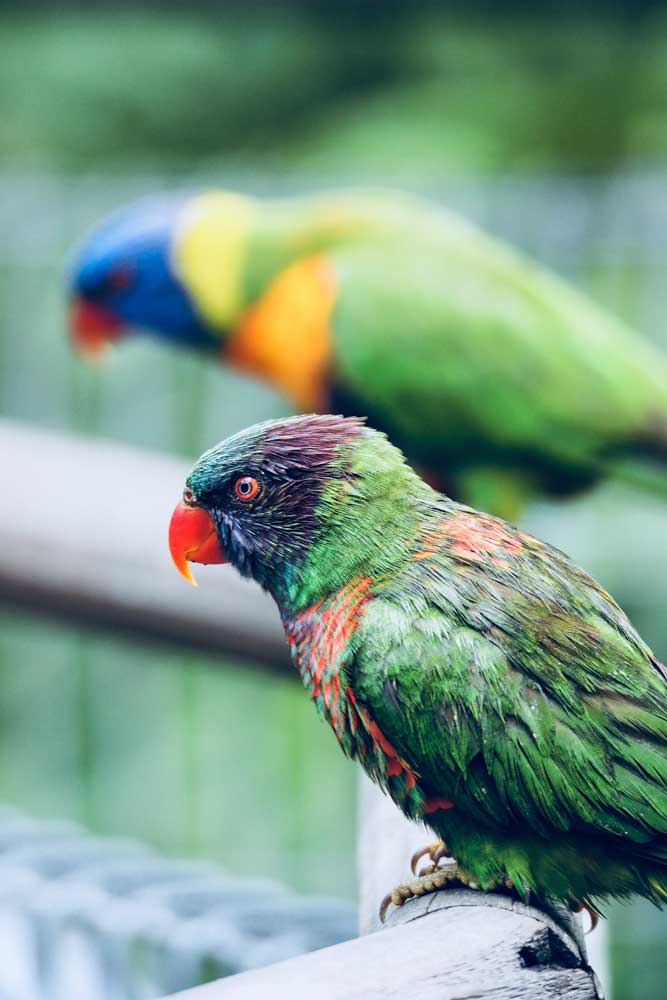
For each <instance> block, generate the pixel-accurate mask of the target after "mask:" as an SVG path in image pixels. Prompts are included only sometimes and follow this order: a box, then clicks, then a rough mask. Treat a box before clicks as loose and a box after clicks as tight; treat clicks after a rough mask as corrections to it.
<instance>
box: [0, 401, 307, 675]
mask: <svg viewBox="0 0 667 1000" xmlns="http://www.w3.org/2000/svg"><path fill="white" fill-rule="evenodd" d="M0 455H2V483H3V487H2V490H0V551H2V560H0V600H1V601H4V602H6V603H13V604H17V605H21V606H24V607H26V608H32V609H35V610H38V611H39V612H40V613H41V614H44V613H51V614H53V615H56V616H57V617H60V618H63V619H66V620H68V621H76V622H78V623H80V624H83V625H88V626H92V627H102V628H106V629H112V630H113V631H114V632H127V633H130V634H133V635H135V636H137V637H141V638H142V639H153V640H157V641H160V640H162V641H166V642H169V643H170V644H171V645H173V644H174V643H181V644H184V645H186V646H188V647H189V648H198V649H203V650H207V651H213V652H225V653H228V654H230V653H231V654H234V653H236V654H241V655H243V657H244V658H245V659H247V660H249V661H250V662H252V661H253V660H254V661H258V662H261V663H262V664H263V665H265V666H269V667H272V668H276V669H283V668H288V666H289V657H288V654H287V647H286V643H285V640H284V636H283V632H282V628H281V626H280V621H279V618H278V613H277V611H276V608H275V606H274V604H273V602H272V601H271V600H270V599H269V598H268V597H267V596H266V595H265V594H263V593H262V592H261V590H260V589H259V587H257V586H256V585H254V584H251V583H249V582H247V581H244V580H241V579H240V578H239V576H238V574H237V573H236V572H235V571H234V570H233V569H232V568H231V567H223V568H220V567H215V569H214V571H213V572H211V571H209V572H207V567H201V568H198V570H197V575H198V578H199V580H200V583H201V586H200V588H199V591H198V592H194V590H193V589H192V588H190V587H188V586H187V584H186V583H185V581H184V580H182V579H180V578H179V576H178V574H177V573H176V571H175V570H174V568H173V566H171V565H170V561H169V553H168V551H167V539H166V533H167V525H168V523H169V516H170V513H171V509H172V507H173V505H174V504H175V503H176V501H177V500H178V498H179V496H180V493H181V490H182V488H183V482H184V479H185V475H186V473H187V471H188V466H187V464H186V463H185V462H183V461H181V460H179V459H173V458H167V457H165V456H163V455H156V454H152V453H150V452H144V451H140V450H137V449H134V448H128V447H125V446H122V445H118V444H114V443H112V442H110V441H104V440H101V439H99V438H95V439H92V438H86V437H79V436H75V435H71V434H62V433H56V432H52V431H44V430H38V429H35V428H33V427H28V426H27V425H23V424H20V423H16V422H13V421H8V420H2V421H0Z"/></svg>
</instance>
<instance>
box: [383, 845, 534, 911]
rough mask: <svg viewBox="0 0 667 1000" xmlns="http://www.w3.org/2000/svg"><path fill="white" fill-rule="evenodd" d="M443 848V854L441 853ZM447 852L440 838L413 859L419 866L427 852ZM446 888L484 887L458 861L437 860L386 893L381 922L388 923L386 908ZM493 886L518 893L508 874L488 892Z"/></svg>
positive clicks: (478, 888)
mask: <svg viewBox="0 0 667 1000" xmlns="http://www.w3.org/2000/svg"><path fill="white" fill-rule="evenodd" d="M431 848H433V853H431ZM440 851H442V852H443V853H442V854H439V852H440ZM446 852H447V848H446V847H445V845H444V844H443V843H442V841H438V843H437V844H431V845H430V848H427V849H426V850H424V851H421V852H417V856H416V857H415V858H413V860H414V863H415V865H416V864H417V862H418V861H419V858H420V857H423V856H424V855H425V854H428V855H429V857H433V855H434V854H435V855H438V854H439V857H446V856H447V853H446ZM413 870H414V869H413ZM445 888H448V889H449V888H456V889H463V888H465V889H474V890H480V889H481V888H482V887H481V885H480V884H479V882H475V881H474V879H472V878H470V876H469V875H466V873H465V872H463V871H461V869H460V868H459V866H458V865H457V864H456V862H455V861H452V862H450V863H449V864H447V865H438V864H437V862H434V864H433V865H431V866H429V868H427V869H426V870H425V871H423V872H422V873H421V874H420V875H419V876H418V877H417V878H415V879H411V880H410V881H409V882H401V883H400V885H397V886H396V888H395V889H392V891H391V892H389V893H387V895H386V896H385V897H384V899H383V900H382V902H381V903H380V910H379V916H380V920H381V922H382V923H384V922H385V919H386V916H387V910H388V909H389V907H390V906H391V904H392V903H393V905H394V906H403V904H404V903H405V902H406V901H407V900H408V899H413V898H414V897H416V896H425V895H427V893H430V892H437V891H438V890H440V889H445ZM493 889H498V890H500V891H501V892H505V893H506V892H516V888H515V886H514V883H513V882H512V880H511V879H509V878H508V877H507V876H504V877H502V878H499V879H498V881H497V882H496V884H495V885H494V886H485V887H484V890H485V891H491V890H493Z"/></svg>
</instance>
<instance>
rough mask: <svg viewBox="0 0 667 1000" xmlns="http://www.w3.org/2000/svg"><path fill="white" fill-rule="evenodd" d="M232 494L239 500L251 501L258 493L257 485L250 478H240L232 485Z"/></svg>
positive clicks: (255, 481) (254, 480)
mask: <svg viewBox="0 0 667 1000" xmlns="http://www.w3.org/2000/svg"><path fill="white" fill-rule="evenodd" d="M234 493H235V494H236V496H237V497H238V498H239V500H252V499H253V498H254V497H256V496H257V494H258V493H259V483H258V482H257V480H256V479H253V477H252V476H241V478H240V479H237V480H236V482H235V483H234Z"/></svg>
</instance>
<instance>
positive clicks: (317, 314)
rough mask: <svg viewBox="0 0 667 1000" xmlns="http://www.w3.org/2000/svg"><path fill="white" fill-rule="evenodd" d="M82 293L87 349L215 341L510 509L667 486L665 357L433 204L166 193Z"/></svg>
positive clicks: (481, 498)
mask: <svg viewBox="0 0 667 1000" xmlns="http://www.w3.org/2000/svg"><path fill="white" fill-rule="evenodd" d="M70 295H71V298H72V303H71V317H72V333H73V337H74V340H75V342H76V343H77V345H79V346H81V347H83V348H84V349H88V350H90V349H93V348H97V347H99V346H100V344H102V343H106V342H107V341H109V340H115V339H118V338H119V337H120V336H121V335H123V334H125V333H127V332H129V331H134V330H144V331H148V332H151V333H153V334H155V335H158V336H160V337H162V338H164V339H165V340H166V341H171V342H173V343H178V344H181V345H187V346H190V347H192V348H195V349H199V350H202V349H203V350H208V351H210V352H211V354H212V355H214V356H217V357H218V358H220V360H221V361H223V362H224V363H228V364H231V365H234V366H236V367H238V368H242V369H245V370H246V371H249V372H251V373H253V374H255V375H257V376H258V377H261V378H264V379H266V380H268V381H269V382H271V383H272V384H273V385H274V386H275V387H276V388H278V389H279V390H280V391H282V392H283V393H284V394H285V395H286V396H287V397H288V399H289V400H290V401H291V402H292V404H293V406H294V408H295V409H297V410H302V411H313V410H318V411H320V412H327V411H332V410H333V411H335V412H341V413H344V414H361V415H364V416H367V417H368V418H369V420H370V421H371V422H372V424H373V425H374V426H376V427H378V428H380V429H382V430H384V431H385V432H386V433H388V434H389V435H390V437H391V438H392V440H394V441H395V443H396V444H397V445H399V446H400V447H401V448H402V449H403V450H404V451H405V452H406V453H407V455H408V457H409V459H410V460H411V461H412V462H413V463H414V464H417V465H418V466H419V467H420V468H421V469H422V471H423V472H424V473H425V474H426V475H427V476H428V478H429V479H430V481H431V482H434V483H437V484H438V485H440V486H442V487H444V488H446V489H447V490H448V491H449V492H450V493H451V494H452V495H454V496H456V497H457V498H460V499H462V500H465V501H467V502H471V503H473V504H474V505H475V506H478V507H482V508H484V509H486V510H489V511H492V512H493V513H499V514H502V515H504V516H505V517H510V518H513V517H515V516H516V514H517V513H518V511H519V509H520V507H521V504H522V502H523V501H524V500H525V499H527V498H528V497H530V496H531V495H535V494H540V493H547V494H551V495H558V494H567V493H571V492H575V491H576V490H578V489H580V488H582V487H584V486H587V485H589V484H591V483H592V482H595V481H596V480H597V479H599V478H600V477H601V476H604V475H608V474H614V473H615V472H617V471H618V470H621V469H622V470H624V474H625V475H628V474H629V475H630V476H631V478H635V479H638V480H642V479H644V481H645V482H646V483H648V484H649V485H650V486H651V487H654V488H656V489H658V490H660V492H663V493H664V494H665V495H667V477H665V475H664V464H665V462H666V460H667V361H666V359H665V357H664V356H663V355H662V354H661V353H660V352H659V351H658V349H657V348H655V347H654V346H652V345H651V344H650V343H648V342H647V341H645V340H643V339H642V338H640V337H638V336H636V335H635V334H633V332H632V331H630V330H629V329H627V328H626V327H625V326H624V325H623V324H622V323H621V322H620V321H619V320H617V319H615V318H614V317H613V316H611V315H609V314H607V313H606V312H604V310H602V309H601V308H599V307H597V306H596V305H595V304H594V303H592V302H591V301H589V300H588V299H586V298H585V297H584V296H583V295H581V294H580V293H578V292H577V291H576V290H575V289H574V288H572V287H571V286H569V285H568V284H567V283H565V282H564V281H562V280H560V279H559V278H557V277H556V276H554V275H552V274H549V273H547V272H546V271H545V270H543V269H542V268H540V267H538V266H536V265H535V264H533V263H532V262H530V261H529V260H527V259H526V258H525V257H523V256H521V255H519V254H518V253H516V252H515V251H513V250H511V249H510V248H509V247H507V246H505V245H503V244H501V243H500V242H498V241H497V240H495V239H492V238H491V237H489V236H488V235H486V234H485V233H483V232H482V231H481V230H479V229H478V228H476V227H475V226H473V225H471V224H470V223H468V222H466V221H465V220H463V219H461V218H460V217H458V216H456V215H454V214H452V213H449V212H445V211H444V210H442V209H441V208H439V207H437V206H434V205H432V204H429V203H427V202H424V201H419V200H417V199H414V198H409V197H407V196H405V195H399V194H369V193H343V194H320V195H316V196H311V197H305V198H293V199H277V200H262V199H257V198H252V197H249V196H244V195H240V194H235V193H232V192H227V191H209V192H204V193H201V194H194V195H180V196H173V197H168V196H166V197H161V198H152V199H149V200H146V201H143V202H140V203H139V204H137V205H134V206H130V207H129V208H127V209H125V210H124V211H122V212H120V213H119V214H117V215H115V216H113V217H112V218H111V219H109V220H108V221H106V222H105V223H104V224H103V225H102V226H101V227H100V228H98V229H97V230H95V231H94V232H93V233H92V234H91V235H90V236H89V237H88V239H87V240H86V242H85V243H84V244H83V245H82V246H81V247H80V249H79V251H78V255H77V258H76V261H75V263H74V267H73V270H72V273H71V279H70ZM647 459H648V460H651V461H653V462H654V463H655V464H656V466H657V468H656V469H655V470H654V469H651V470H650V472H649V473H648V474H647V475H646V477H645V475H644V468H643V463H644V462H645V461H646V460H647ZM640 463H641V464H640ZM638 469H639V470H640V471H639V472H638V471H637V470H638ZM628 470H630V473H628Z"/></svg>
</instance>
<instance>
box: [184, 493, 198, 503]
mask: <svg viewBox="0 0 667 1000" xmlns="http://www.w3.org/2000/svg"><path fill="white" fill-rule="evenodd" d="M194 502H195V495H194V493H193V492H192V490H190V489H185V490H183V503H189V504H193V503H194Z"/></svg>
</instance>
